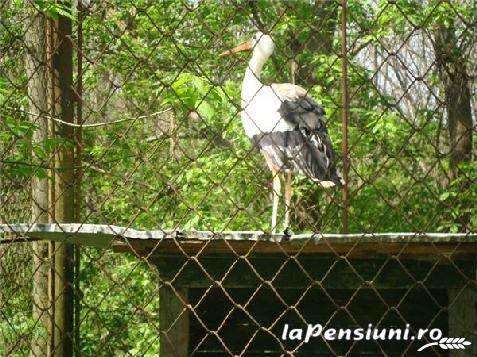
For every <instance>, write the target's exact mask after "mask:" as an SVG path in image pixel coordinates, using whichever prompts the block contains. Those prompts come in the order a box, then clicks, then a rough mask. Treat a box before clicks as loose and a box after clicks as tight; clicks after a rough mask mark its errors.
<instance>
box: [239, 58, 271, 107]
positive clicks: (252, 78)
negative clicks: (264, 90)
mask: <svg viewBox="0 0 477 357" xmlns="http://www.w3.org/2000/svg"><path fill="white" fill-rule="evenodd" d="M266 60H267V58H265V57H263V56H259V55H257V54H254V55H253V56H252V59H251V60H250V62H249V64H248V66H247V69H246V71H245V78H244V80H243V84H242V100H245V101H249V100H250V99H251V98H253V96H254V95H255V94H256V93H257V91H258V90H259V89H260V88H261V87H262V86H263V84H262V82H261V81H260V74H261V72H262V67H263V64H264V63H265V61H266Z"/></svg>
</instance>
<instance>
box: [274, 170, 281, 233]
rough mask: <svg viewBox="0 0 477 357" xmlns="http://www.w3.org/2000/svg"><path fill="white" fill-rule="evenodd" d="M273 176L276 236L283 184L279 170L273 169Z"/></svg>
mask: <svg viewBox="0 0 477 357" xmlns="http://www.w3.org/2000/svg"><path fill="white" fill-rule="evenodd" d="M272 175H273V181H272V182H273V183H272V190H273V208H272V234H275V232H276V229H277V214H278V199H279V197H280V191H281V183H280V176H279V170H278V169H276V168H274V167H273V168H272Z"/></svg>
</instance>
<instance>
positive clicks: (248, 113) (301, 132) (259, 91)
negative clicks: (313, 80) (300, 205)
mask: <svg viewBox="0 0 477 357" xmlns="http://www.w3.org/2000/svg"><path fill="white" fill-rule="evenodd" d="M274 48H275V45H274V42H273V40H272V38H271V37H270V36H269V35H267V34H264V33H262V32H257V33H255V35H254V36H253V38H252V39H251V40H250V41H248V42H245V43H243V44H241V45H239V46H237V47H235V48H233V49H231V50H228V51H225V52H224V53H222V54H221V55H223V56H224V55H231V54H233V53H236V52H240V51H247V50H252V51H253V54H252V58H251V59H250V62H249V64H248V67H247V69H246V71H245V78H244V80H243V83H242V92H241V109H242V110H241V113H240V115H241V119H242V125H243V128H244V130H245V134H246V135H247V136H248V137H249V138H250V139H251V141H252V143H253V145H254V146H256V147H257V148H259V149H260V151H261V152H262V154H263V156H264V157H265V160H266V162H267V165H268V167H269V168H270V170H271V172H272V180H273V181H272V189H273V203H272V229H271V232H272V234H274V233H275V232H276V228H277V213H278V201H279V196H280V195H281V181H280V174H282V173H285V174H286V186H285V222H284V223H285V230H287V229H288V228H289V227H288V226H289V219H290V202H291V195H292V188H291V181H292V172H293V173H297V174H301V175H305V176H307V177H308V178H310V179H311V180H312V181H313V182H316V183H317V184H318V185H320V186H321V187H323V188H329V187H333V186H342V185H343V184H344V181H343V179H342V177H341V175H340V173H339V172H338V171H337V169H336V164H335V158H334V153H333V148H332V145H331V140H330V137H329V136H328V132H327V130H326V125H325V111H324V110H323V108H322V107H321V106H320V105H319V104H318V103H317V102H316V101H315V100H314V99H313V98H311V97H310V96H309V95H308V94H307V91H306V90H305V89H303V88H302V87H300V86H297V85H294V84H291V83H279V84H278V83H274V84H270V85H266V84H263V83H262V82H261V80H260V74H261V72H262V67H263V65H264V63H265V62H266V61H267V59H268V58H269V57H270V56H271V55H272V53H273V50H274Z"/></svg>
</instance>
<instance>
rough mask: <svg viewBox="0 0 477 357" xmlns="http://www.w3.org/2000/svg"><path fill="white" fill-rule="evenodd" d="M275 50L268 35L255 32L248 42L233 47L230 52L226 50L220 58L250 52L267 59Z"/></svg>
mask: <svg viewBox="0 0 477 357" xmlns="http://www.w3.org/2000/svg"><path fill="white" fill-rule="evenodd" d="M274 49H275V44H274V43H273V40H272V38H271V37H270V35H267V34H264V33H263V32H260V31H259V32H256V33H255V34H254V35H253V37H252V39H251V40H250V41H247V42H244V43H242V44H240V45H238V46H237V47H234V48H232V49H230V50H227V51H225V52H223V53H221V54H220V55H221V56H228V55H231V54H234V53H237V52H241V51H251V50H253V53H254V54H255V53H257V54H258V55H260V56H263V57H269V56H270V55H271V54H272V53H273V50H274Z"/></svg>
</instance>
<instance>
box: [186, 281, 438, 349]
mask: <svg viewBox="0 0 477 357" xmlns="http://www.w3.org/2000/svg"><path fill="white" fill-rule="evenodd" d="M303 292H304V291H303V289H281V290H272V289H264V290H263V293H260V292H259V293H256V292H255V289H243V288H240V289H236V288H232V289H227V295H228V296H230V297H231V298H232V299H233V300H234V302H236V304H233V303H232V302H231V301H230V299H229V298H228V297H227V296H226V295H225V293H224V292H223V291H222V289H220V288H215V289H212V290H208V289H190V290H189V303H190V304H191V306H192V308H193V309H194V316H193V317H192V318H191V325H190V327H191V340H190V346H191V347H190V348H191V351H192V350H195V349H196V350H197V351H198V352H201V353H205V352H207V353H211V352H219V351H222V353H224V347H223V344H225V345H226V346H227V348H228V349H229V350H230V351H232V352H233V353H234V354H237V355H239V354H240V353H242V352H243V351H244V349H245V348H247V349H246V352H247V353H246V355H249V354H250V353H259V352H260V351H261V352H262V353H263V351H267V353H274V352H285V351H293V350H294V349H295V348H296V347H297V346H298V344H299V342H296V341H290V340H288V341H282V344H280V343H279V341H277V338H280V337H281V335H282V332H283V326H284V324H289V326H293V327H303V326H305V323H304V322H303V320H302V319H301V317H300V316H299V315H298V313H297V312H296V311H295V310H294V309H288V307H290V306H294V307H295V308H296V309H297V311H298V312H299V314H300V315H301V316H302V317H303V318H304V319H305V320H306V321H307V322H309V323H320V324H323V325H325V324H327V326H328V327H332V328H357V327H362V326H367V325H368V324H369V323H371V324H373V326H377V325H378V323H379V326H380V327H383V328H384V327H386V328H390V327H395V328H404V326H405V325H406V323H409V324H410V326H411V332H412V333H414V332H415V331H416V330H417V329H418V328H428V327H429V326H430V325H431V326H432V327H433V328H440V329H441V330H442V331H443V333H444V334H447V314H446V313H445V311H442V308H441V306H445V305H446V304H447V293H446V290H444V289H440V290H431V291H429V292H430V294H431V295H432V297H431V296H429V292H428V291H425V290H423V289H421V290H413V291H412V292H408V291H406V290H383V291H380V296H379V297H378V295H377V293H376V292H375V291H371V290H360V291H359V292H358V293H357V294H355V293H354V291H352V290H328V291H326V293H325V292H324V291H322V290H320V289H311V290H308V291H307V292H306V294H305V296H304V298H303V299H302V300H301V303H299V304H297V300H298V299H300V296H303ZM277 294H280V296H281V297H282V299H283V300H285V301H287V303H286V304H285V305H284V304H282V303H280V302H278V300H277V297H276V295H277ZM330 295H331V296H330ZM204 296H205V298H204ZM251 296H253V298H252V301H251V302H249V303H248V304H247V301H249V300H250V297H251ZM404 296H406V297H405V298H403V297H404ZM381 299H383V300H384V301H385V303H383V302H382V301H381ZM435 300H437V303H435ZM199 301H200V303H199ZM238 304H240V305H241V306H243V308H244V309H246V311H247V314H246V313H243V312H242V313H236V314H235V313H232V314H230V308H231V307H233V306H236V309H235V310H236V311H240V310H241V309H240V308H237V305H238ZM370 306H372V307H373V308H370ZM423 306H425V307H426V308H425V309H423ZM394 309H396V310H399V314H397V313H396V312H395V310H394ZM283 313H284V314H283ZM195 314H197V315H198V316H199V318H200V319H201V321H202V322H201V323H199V322H198V321H196V318H195ZM249 315H251V316H252V318H250V317H249ZM351 316H352V318H351ZM254 320H255V321H256V322H257V323H258V325H259V326H260V327H262V328H264V329H261V330H260V329H259V327H258V326H257V324H256V323H255V321H254ZM203 324H205V325H206V327H205V328H204V326H203ZM413 329H414V330H413ZM217 330H218V335H219V336H220V339H221V341H219V340H218V339H217V337H216V336H214V335H213V334H211V333H210V331H217ZM252 337H253V339H252ZM410 343H412V342H411V341H381V342H380V346H381V348H382V350H383V351H385V352H386V353H387V355H393V356H399V355H402V354H403V352H404V350H405V349H406V348H408V347H409V344H410ZM247 345H248V347H246V346H247ZM329 345H330V346H331V347H332V348H333V351H334V352H335V353H337V354H338V355H345V354H349V355H357V354H366V355H374V356H376V355H382V353H381V350H380V348H379V347H378V346H377V345H376V344H375V343H374V342H369V341H360V342H357V343H356V345H355V346H354V347H352V346H351V345H352V342H350V341H332V342H329ZM418 347H420V345H419V344H418V343H413V346H411V347H410V348H411V349H410V350H409V351H408V353H410V352H412V351H415V350H416V349H417V348H418ZM351 348H352V353H350V349H351ZM298 352H301V353H306V354H309V355H312V354H315V353H328V355H331V354H332V353H331V351H330V349H329V348H328V346H326V345H325V344H324V343H323V341H322V340H321V339H313V340H311V341H310V342H309V343H307V344H303V345H301V346H300V347H298ZM194 355H195V354H194ZM294 355H295V353H294ZM424 355H426V352H424Z"/></svg>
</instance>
